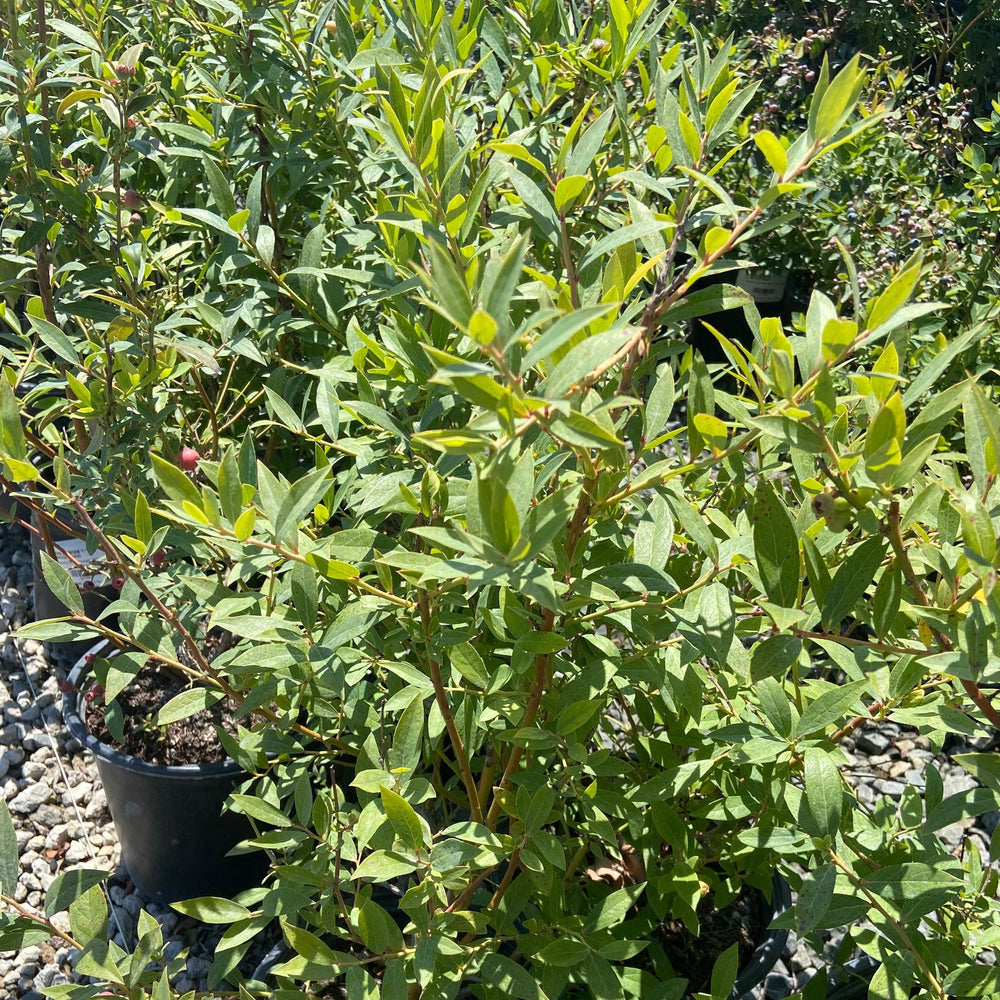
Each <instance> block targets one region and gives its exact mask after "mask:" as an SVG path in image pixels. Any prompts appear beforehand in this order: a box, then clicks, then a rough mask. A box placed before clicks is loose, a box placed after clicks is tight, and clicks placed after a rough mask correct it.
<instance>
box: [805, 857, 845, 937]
mask: <svg viewBox="0 0 1000 1000" xmlns="http://www.w3.org/2000/svg"><path fill="white" fill-rule="evenodd" d="M836 882H837V869H836V868H835V867H834V866H833V864H832V863H831V864H825V865H821V866H820V867H819V868H816V869H815V870H813V871H811V872H810V873H809V874H808V875H807V876H806V878H805V879H804V880H803V882H802V888H801V889H800V890H799V895H798V899H797V900H796V903H795V917H796V930H797V932H798V933H799V934H808V933H809V932H810V931H811V930H814V929H815V928H816V927H819V926H820V925H821V921H822V920H823V918H824V917H825V916H826V914H827V911H828V910H829V909H830V904H831V903H832V902H833V891H834V887H835V885H836Z"/></svg>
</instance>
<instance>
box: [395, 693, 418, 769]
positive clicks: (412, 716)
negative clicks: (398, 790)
mask: <svg viewBox="0 0 1000 1000" xmlns="http://www.w3.org/2000/svg"><path fill="white" fill-rule="evenodd" d="M423 736H424V699H423V695H422V694H417V695H415V697H414V698H413V700H412V701H411V702H410V703H409V705H407V706H406V708H405V709H403V711H402V713H401V714H400V716H399V721H398V722H397V723H396V730H395V732H394V733H393V736H392V751H391V754H392V767H393V768H398V767H405V768H406V769H407V770H409V771H411V772H412V771H415V770H416V769H417V766H418V765H419V763H420V750H421V746H422V744H423Z"/></svg>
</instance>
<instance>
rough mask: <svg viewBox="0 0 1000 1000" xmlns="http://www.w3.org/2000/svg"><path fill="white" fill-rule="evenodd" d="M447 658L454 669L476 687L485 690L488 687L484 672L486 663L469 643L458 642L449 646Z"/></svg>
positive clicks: (486, 676) (488, 682) (487, 679)
mask: <svg viewBox="0 0 1000 1000" xmlns="http://www.w3.org/2000/svg"><path fill="white" fill-rule="evenodd" d="M448 660H449V661H450V662H451V665H452V668H453V669H454V670H456V671H457V672H458V673H459V674H461V676H462V677H464V678H465V679H466V680H467V681H469V682H470V683H471V684H474V685H475V686H476V687H477V688H480V689H481V690H483V691H485V690H486V689H487V688H488V687H489V685H490V679H489V676H488V675H487V673H486V665H485V664H484V663H483V658H482V657H481V656H480V655H479V653H478V652H476V649H475V647H474V646H473V645H472V644H471V643H468V642H460V643H458V644H457V645H455V646H451V647H450V648H449V650H448Z"/></svg>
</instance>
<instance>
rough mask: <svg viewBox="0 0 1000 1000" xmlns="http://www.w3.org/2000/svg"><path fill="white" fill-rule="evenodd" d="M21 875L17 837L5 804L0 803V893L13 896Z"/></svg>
mask: <svg viewBox="0 0 1000 1000" xmlns="http://www.w3.org/2000/svg"><path fill="white" fill-rule="evenodd" d="M20 874H21V866H20V864H19V862H18V848H17V835H16V834H15V832H14V823H13V821H12V820H11V818H10V812H9V811H8V809H7V803H6V802H0V892H2V893H3V894H4V895H5V896H13V895H14V890H15V889H16V888H17V880H18V877H19V876H20Z"/></svg>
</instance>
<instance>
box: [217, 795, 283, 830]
mask: <svg viewBox="0 0 1000 1000" xmlns="http://www.w3.org/2000/svg"><path fill="white" fill-rule="evenodd" d="M230 799H231V800H232V803H233V805H234V806H235V807H236V811H237V812H241V813H243V814H244V815H246V816H252V817H253V818H254V819H259V820H260V821H261V822H262V823H269V824H270V825H271V826H280V827H286V826H291V825H292V821H291V820H290V819H289V818H288V817H287V816H286V815H285V814H284V813H283V812H282V811H281V810H280V809H279V808H278V807H277V806H272V805H271V803H270V802H265V801H264V800H263V799H259V798H256V797H255V796H253V795H240V794H238V793H234V794H233V795H231V796H230Z"/></svg>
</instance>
